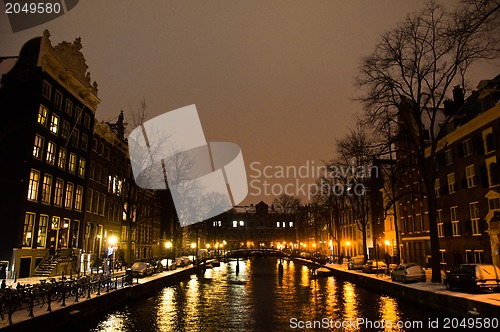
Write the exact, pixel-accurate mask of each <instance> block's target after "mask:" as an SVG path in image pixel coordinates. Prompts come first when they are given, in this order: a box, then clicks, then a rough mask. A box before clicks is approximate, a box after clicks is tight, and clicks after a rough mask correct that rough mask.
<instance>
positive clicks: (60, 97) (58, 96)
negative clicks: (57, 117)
mask: <svg viewBox="0 0 500 332" xmlns="http://www.w3.org/2000/svg"><path fill="white" fill-rule="evenodd" d="M62 101H63V95H62V93H60V92H59V91H57V90H56V93H55V94H54V106H55V107H56V108H57V109H58V110H60V109H61V107H62Z"/></svg>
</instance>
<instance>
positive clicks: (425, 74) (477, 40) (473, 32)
mask: <svg viewBox="0 0 500 332" xmlns="http://www.w3.org/2000/svg"><path fill="white" fill-rule="evenodd" d="M499 12H500V2H499V1H498V0H495V1H486V0H468V1H463V2H462V3H461V4H460V6H459V7H458V9H456V10H454V11H451V12H448V11H446V10H445V9H444V8H442V7H441V6H440V5H438V4H436V3H435V2H433V1H431V2H429V3H427V4H426V6H425V8H424V9H423V10H421V11H420V12H418V13H414V14H411V15H408V17H407V18H406V19H405V20H404V21H403V22H402V23H401V24H399V25H398V26H397V27H396V28H394V29H392V30H390V31H388V32H386V33H384V34H383V35H382V36H381V38H380V40H379V42H378V44H377V45H376V48H375V51H374V52H373V53H372V54H370V55H369V56H367V57H366V58H364V59H363V60H362V63H361V66H360V73H359V76H358V77H357V80H356V82H357V85H358V86H359V87H360V88H362V89H363V90H362V91H363V92H362V95H361V96H360V97H359V98H358V100H360V101H361V102H362V104H363V105H364V109H365V111H366V115H367V116H368V117H369V120H370V122H371V123H373V124H375V126H376V127H377V128H379V129H380V128H390V127H391V126H392V127H393V128H394V127H395V126H396V127H397V129H398V131H397V133H396V131H393V133H394V134H395V135H393V136H392V137H390V138H389V139H388V142H387V143H388V146H390V144H392V143H394V142H395V143H396V145H397V148H398V149H403V148H404V150H405V153H407V154H408V155H410V156H411V157H412V158H413V159H414V161H415V164H416V167H417V169H418V171H419V174H420V178H421V180H422V182H423V184H424V185H423V186H422V189H421V191H422V196H426V197H427V208H428V216H429V221H430V244H431V256H432V281H433V282H440V281H441V274H440V261H439V241H438V231H437V223H436V198H435V194H434V190H433V186H434V181H435V177H436V172H435V169H436V167H435V166H436V162H437V158H436V151H437V148H438V142H439V141H440V140H441V139H443V138H444V136H445V135H446V133H447V132H446V127H447V124H448V123H450V122H451V120H452V119H453V114H454V113H453V112H449V113H445V112H443V110H442V109H443V106H444V103H445V100H446V98H447V96H449V93H450V90H451V89H452V88H453V86H454V85H457V84H458V85H461V88H462V89H465V87H466V86H465V84H466V74H467V71H468V69H469V68H470V66H471V64H473V63H474V62H476V61H478V60H483V59H494V58H497V57H498V54H499V45H500V43H499V38H500V31H499V29H500V22H499ZM403 140H404V144H403Z"/></svg>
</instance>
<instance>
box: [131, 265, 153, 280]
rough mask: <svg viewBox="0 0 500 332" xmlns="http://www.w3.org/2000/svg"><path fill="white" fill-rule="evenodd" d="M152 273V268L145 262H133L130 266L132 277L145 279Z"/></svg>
mask: <svg viewBox="0 0 500 332" xmlns="http://www.w3.org/2000/svg"><path fill="white" fill-rule="evenodd" d="M153 272H154V267H153V266H151V264H149V263H147V262H135V263H134V264H133V265H132V276H133V277H147V276H150V275H152V274H153Z"/></svg>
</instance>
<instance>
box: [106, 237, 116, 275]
mask: <svg viewBox="0 0 500 332" xmlns="http://www.w3.org/2000/svg"><path fill="white" fill-rule="evenodd" d="M117 242H118V239H117V238H116V236H114V235H111V236H110V237H108V252H109V249H111V250H112V251H113V252H112V254H111V264H110V265H111V266H110V268H111V272H112V274H114V273H115V267H114V263H115V251H116V249H117V248H116V247H115V245H116V243H117Z"/></svg>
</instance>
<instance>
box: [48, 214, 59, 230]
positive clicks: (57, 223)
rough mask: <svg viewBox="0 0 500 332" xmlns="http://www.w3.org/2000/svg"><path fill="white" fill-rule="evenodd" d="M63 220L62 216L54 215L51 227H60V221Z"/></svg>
mask: <svg viewBox="0 0 500 332" xmlns="http://www.w3.org/2000/svg"><path fill="white" fill-rule="evenodd" d="M60 221H61V218H59V217H55V216H54V217H52V223H51V225H50V228H52V229H55V228H59V222H60Z"/></svg>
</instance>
